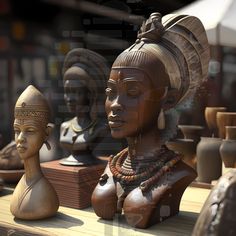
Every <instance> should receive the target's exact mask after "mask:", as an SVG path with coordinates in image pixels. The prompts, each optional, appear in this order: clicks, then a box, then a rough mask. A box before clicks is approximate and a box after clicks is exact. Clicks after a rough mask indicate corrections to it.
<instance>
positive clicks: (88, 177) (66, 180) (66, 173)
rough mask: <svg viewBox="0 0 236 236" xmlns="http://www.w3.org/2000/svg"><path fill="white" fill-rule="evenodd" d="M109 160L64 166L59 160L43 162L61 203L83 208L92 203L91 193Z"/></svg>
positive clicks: (45, 172) (42, 165)
mask: <svg viewBox="0 0 236 236" xmlns="http://www.w3.org/2000/svg"><path fill="white" fill-rule="evenodd" d="M106 164H107V162H106V161H104V162H103V163H102V164H98V165H94V166H86V167H85V166H83V167H78V166H63V165H61V164H59V160H56V161H50V162H44V163H41V168H42V171H43V173H44V175H45V177H46V178H47V179H48V180H49V182H50V183H51V184H52V185H53V187H54V188H55V190H56V192H57V194H58V197H59V201H60V205H61V206H66V207H72V208H76V209H83V208H86V207H89V206H90V205H91V195H92V192H93V190H94V188H95V186H96V184H97V183H98V180H99V178H100V176H101V174H102V173H103V171H104V169H105V167H106Z"/></svg>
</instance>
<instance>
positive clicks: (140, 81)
mask: <svg viewBox="0 0 236 236" xmlns="http://www.w3.org/2000/svg"><path fill="white" fill-rule="evenodd" d="M208 61H209V45H208V41H207V37H206V32H205V29H204V27H203V25H202V23H201V22H200V21H199V19H198V18H196V17H193V16H187V15H167V16H165V17H163V18H161V15H160V14H159V13H153V14H151V16H150V17H149V19H147V20H146V21H145V22H144V23H143V25H142V27H141V29H140V31H139V32H138V37H137V40H136V42H135V44H133V45H132V46H131V47H130V48H128V49H126V50H125V51H124V52H122V53H121V54H120V55H119V56H118V57H117V59H116V60H115V62H114V63H113V65H112V68H111V73H110V78H109V80H108V83H107V84H108V85H107V89H106V94H107V99H106V105H105V107H106V112H107V116H108V120H109V126H110V129H111V134H112V136H113V137H114V138H126V139H127V141H128V148H126V149H124V150H123V151H121V152H120V153H118V154H117V155H115V156H112V157H111V158H110V159H109V163H108V165H107V167H106V169H105V172H104V174H103V175H102V176H101V178H100V180H99V183H98V184H97V186H96V188H95V190H94V192H93V195H92V206H93V208H94V211H95V213H96V214H97V215H98V216H99V217H101V218H103V219H107V220H111V219H113V217H114V215H115V214H116V213H122V211H123V213H124V215H125V218H126V220H127V222H128V224H130V225H132V226H135V227H138V228H147V227H149V226H150V225H153V224H156V223H158V222H161V221H163V220H165V219H167V218H168V217H171V216H174V215H176V214H177V213H178V212H179V204H180V200H181V197H182V194H183V192H184V190H185V189H186V187H187V186H188V185H189V184H190V183H191V182H192V181H193V180H194V179H195V178H196V172H195V171H194V170H193V169H192V168H191V167H189V166H188V165H186V164H185V163H183V162H182V161H181V156H180V155H179V154H177V153H175V152H173V151H171V150H168V148H167V147H166V146H165V145H164V144H165V142H166V141H167V140H169V139H170V138H172V136H173V135H174V133H175V131H176V125H177V115H176V112H175V109H177V108H178V106H181V105H183V104H186V103H187V102H188V101H189V99H190V96H191V95H192V94H193V93H194V91H195V90H196V88H197V87H198V86H199V85H200V84H201V82H202V81H203V80H205V79H206V76H207V71H208Z"/></svg>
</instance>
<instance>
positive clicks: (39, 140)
mask: <svg viewBox="0 0 236 236" xmlns="http://www.w3.org/2000/svg"><path fill="white" fill-rule="evenodd" d="M48 122H49V106H48V104H47V101H46V99H45V98H44V97H43V95H42V94H41V93H40V92H39V91H38V90H37V89H36V88H35V87H33V86H32V85H30V86H28V87H27V88H26V89H25V91H24V92H23V93H22V94H21V95H20V97H19V98H18V100H17V102H16V105H15V121H14V131H15V141H16V147H17V151H18V153H19V156H20V158H21V159H22V160H23V161H24V168H25V174H24V175H23V176H22V178H21V179H20V181H19V183H18V184H17V186H16V188H15V191H14V193H13V196H12V199H11V204H10V210H11V213H12V214H13V215H14V216H15V217H17V218H20V219H26V220H35V219H43V218H47V217H50V216H52V215H54V214H55V213H56V212H57V209H58V207H59V201H58V197H57V194H56V192H55V190H54V189H53V187H52V185H51V184H50V183H49V182H48V180H47V179H46V178H45V177H44V175H43V173H42V171H41V168H40V162H39V150H40V148H41V146H42V145H43V144H44V143H46V145H47V146H49V144H48V143H47V139H48V136H49V134H50V130H51V126H50V124H49V123H48Z"/></svg>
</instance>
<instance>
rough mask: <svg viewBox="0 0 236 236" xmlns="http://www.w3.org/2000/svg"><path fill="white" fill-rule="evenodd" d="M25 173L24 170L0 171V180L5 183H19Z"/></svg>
mask: <svg viewBox="0 0 236 236" xmlns="http://www.w3.org/2000/svg"><path fill="white" fill-rule="evenodd" d="M24 173H25V170H24V169H21V170H0V178H2V179H3V181H4V182H5V183H12V184H13V183H17V182H18V181H19V180H20V178H21V177H22V175H23V174H24Z"/></svg>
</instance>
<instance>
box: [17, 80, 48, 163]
mask: <svg viewBox="0 0 236 236" xmlns="http://www.w3.org/2000/svg"><path fill="white" fill-rule="evenodd" d="M14 115H15V120H14V131H15V141H16V145H17V150H18V153H19V155H20V157H21V158H22V159H27V158H30V157H32V156H34V155H36V154H38V152H39V150H40V148H41V146H42V145H43V143H44V142H46V141H47V138H48V136H49V134H50V131H51V125H50V124H49V120H50V109H49V105H48V103H47V101H46V99H45V98H44V96H43V94H42V93H41V92H39V91H38V90H37V89H36V88H35V87H34V86H32V85H30V86H28V87H27V88H26V89H25V90H24V91H23V93H22V94H21V95H20V97H19V98H18V100H17V102H16V105H15V114H14Z"/></svg>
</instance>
